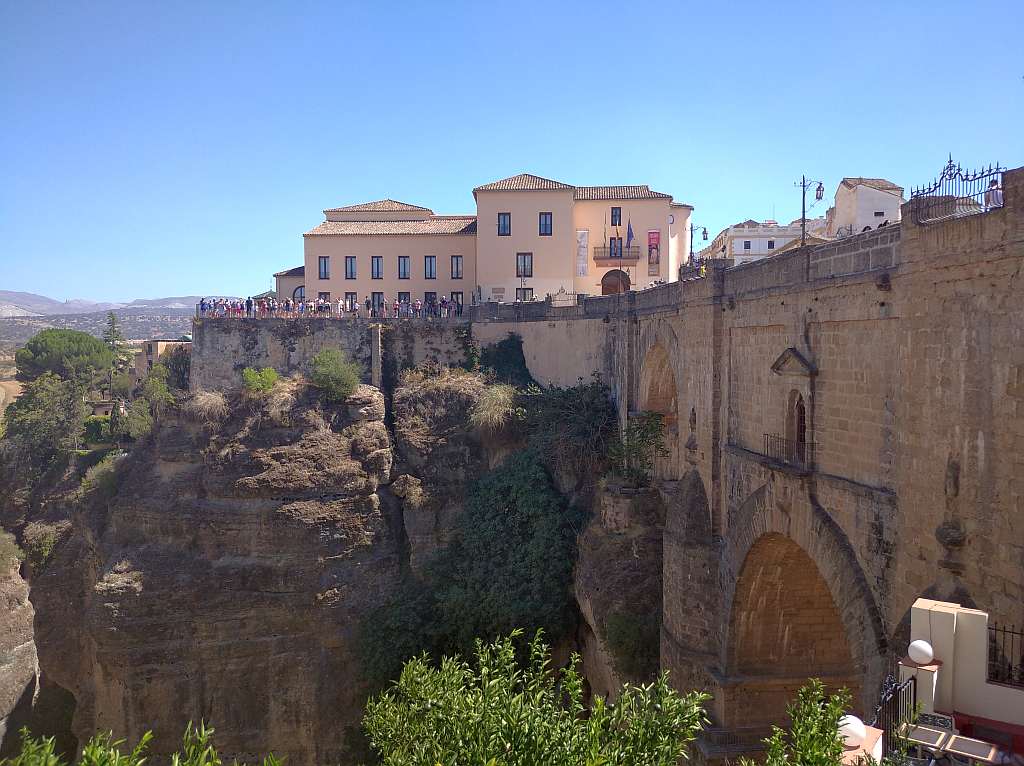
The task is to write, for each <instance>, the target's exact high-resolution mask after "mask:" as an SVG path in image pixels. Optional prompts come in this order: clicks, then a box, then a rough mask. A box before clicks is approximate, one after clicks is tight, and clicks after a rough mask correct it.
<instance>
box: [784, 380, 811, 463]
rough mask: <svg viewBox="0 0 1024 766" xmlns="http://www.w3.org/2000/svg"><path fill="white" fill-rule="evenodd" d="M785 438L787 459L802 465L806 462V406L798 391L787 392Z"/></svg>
mask: <svg viewBox="0 0 1024 766" xmlns="http://www.w3.org/2000/svg"><path fill="white" fill-rule="evenodd" d="M786 421H787V422H786V439H787V440H788V447H789V455H788V457H789V459H790V461H791V462H793V463H797V464H799V465H803V464H805V463H806V462H807V408H806V407H805V406H804V397H803V395H802V394H801V393H800V392H799V391H790V392H789V412H787V413H786Z"/></svg>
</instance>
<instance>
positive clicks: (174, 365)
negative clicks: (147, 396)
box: [160, 346, 192, 391]
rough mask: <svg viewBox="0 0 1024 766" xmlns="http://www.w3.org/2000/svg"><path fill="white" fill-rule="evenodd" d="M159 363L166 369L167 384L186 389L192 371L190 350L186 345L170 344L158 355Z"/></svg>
mask: <svg viewBox="0 0 1024 766" xmlns="http://www.w3.org/2000/svg"><path fill="white" fill-rule="evenodd" d="M160 364H162V365H163V366H164V367H165V368H166V369H167V384H168V385H169V386H170V387H171V388H177V389H179V390H182V391H186V390H188V378H189V374H190V373H191V371H192V352H191V349H190V348H189V347H188V346H172V347H171V348H169V349H167V350H166V351H164V352H163V353H162V354H161V355H160Z"/></svg>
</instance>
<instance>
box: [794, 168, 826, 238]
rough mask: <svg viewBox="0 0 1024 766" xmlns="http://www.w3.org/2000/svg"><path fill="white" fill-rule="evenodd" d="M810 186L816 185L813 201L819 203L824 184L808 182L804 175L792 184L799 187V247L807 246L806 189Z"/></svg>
mask: <svg viewBox="0 0 1024 766" xmlns="http://www.w3.org/2000/svg"><path fill="white" fill-rule="evenodd" d="M812 184H818V188H817V189H815V190H814V200H815V202H820V201H821V198H822V197H824V196H825V184H824V183H823V182H822V181H808V180H807V176H806V175H801V176H800V180H799V181H796V182H794V184H793V186H799V187H800V247H803V246H804V245H806V244H807V187H808V186H811V185H812ZM811 207H814V206H813V205H811Z"/></svg>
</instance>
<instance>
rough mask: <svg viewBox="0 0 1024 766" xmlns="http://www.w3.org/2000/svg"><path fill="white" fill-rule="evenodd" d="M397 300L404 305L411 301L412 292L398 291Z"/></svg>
mask: <svg viewBox="0 0 1024 766" xmlns="http://www.w3.org/2000/svg"><path fill="white" fill-rule="evenodd" d="M398 302H399V303H404V304H406V305H408V304H410V303H412V293H399V294H398Z"/></svg>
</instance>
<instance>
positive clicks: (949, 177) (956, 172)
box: [910, 157, 1006, 224]
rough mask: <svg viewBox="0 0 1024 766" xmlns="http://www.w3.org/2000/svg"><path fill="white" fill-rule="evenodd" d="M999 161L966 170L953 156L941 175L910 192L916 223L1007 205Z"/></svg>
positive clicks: (925, 222) (947, 218)
mask: <svg viewBox="0 0 1024 766" xmlns="http://www.w3.org/2000/svg"><path fill="white" fill-rule="evenodd" d="M1004 170H1006V168H1002V167H1000V166H999V164H998V163H996V165H995V167H992V166H991V165H989V166H988V168H981V169H980V170H976V171H968V170H964V169H963V168H962V167H960V165H959V164H955V163H954V162H953V158H952V157H950V158H949V162H948V163H946V167H944V168H943V169H942V173H940V174H939V177H938V178H936V179H935V180H934V181H932V183H931V184H929V185H928V186H922V187H919V188H917V189H913V190H912V191H911V194H910V200H911V202H912V204H911V209H912V210H913V213H914V223H918V224H928V223H936V222H938V221H946V220H949V219H951V218H963V217H964V216H969V215H977V214H979V213H987V212H989V211H990V210H996V209H998V208H1001V207H1002V206H1003V171H1004Z"/></svg>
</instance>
